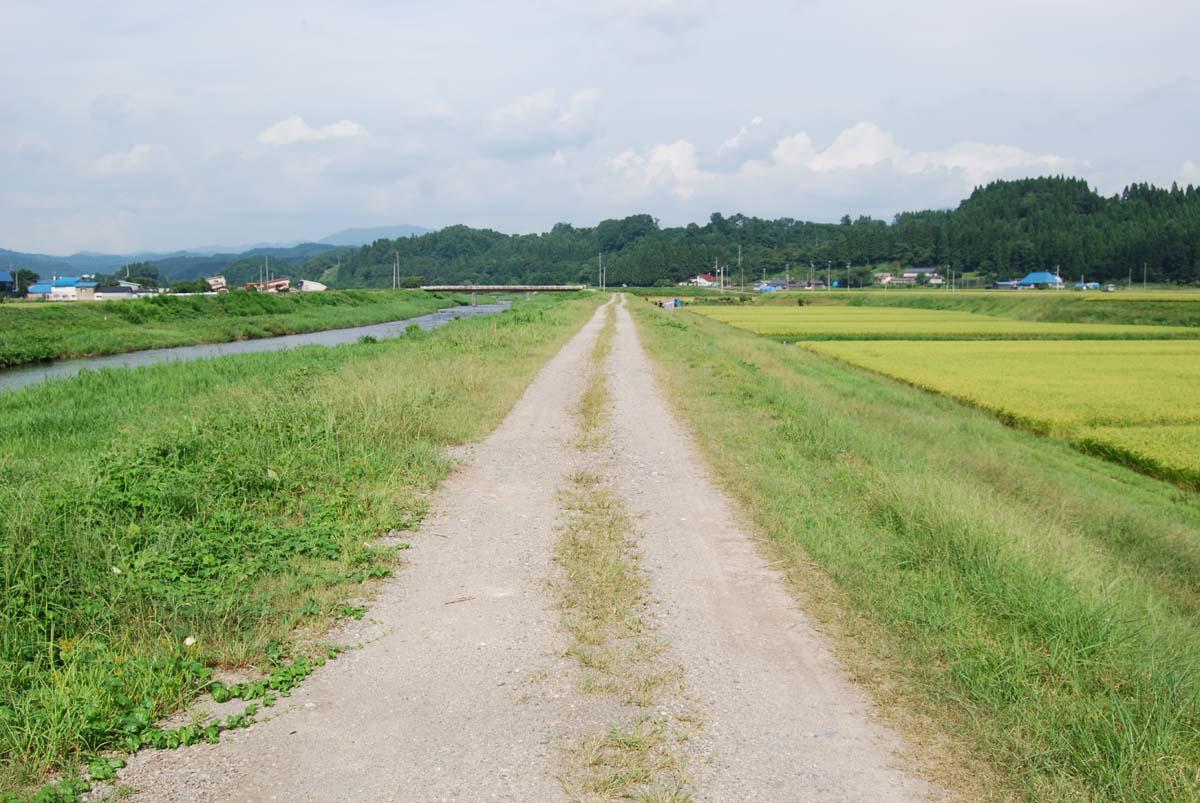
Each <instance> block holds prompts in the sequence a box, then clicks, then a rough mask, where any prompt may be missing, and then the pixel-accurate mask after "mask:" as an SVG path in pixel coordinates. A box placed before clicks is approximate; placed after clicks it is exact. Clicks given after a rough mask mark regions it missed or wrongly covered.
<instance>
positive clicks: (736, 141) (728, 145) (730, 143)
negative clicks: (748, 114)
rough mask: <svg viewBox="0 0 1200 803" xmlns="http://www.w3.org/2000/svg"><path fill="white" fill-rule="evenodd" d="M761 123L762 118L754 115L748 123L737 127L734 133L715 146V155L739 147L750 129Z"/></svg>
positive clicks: (748, 134)
mask: <svg viewBox="0 0 1200 803" xmlns="http://www.w3.org/2000/svg"><path fill="white" fill-rule="evenodd" d="M762 124H763V118H762V117H755V118H754V119H753V120H751V121H750V123H749V124H748V125H744V126H742V127H741V128H739V129H738V132H737V133H736V134H734V135H733V136H732V137H730V138H729V139H727V140H725V141H724V142H722V143H721V145H720V147H718V148H717V155H720V154H722V153H724V152H726V151H736V150H738V149H740V148H741V147H742V143H743V142H745V141H746V138H747V137H748V136H750V129H751V128H758V127H759V126H761V125H762Z"/></svg>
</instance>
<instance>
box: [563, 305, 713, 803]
mask: <svg viewBox="0 0 1200 803" xmlns="http://www.w3.org/2000/svg"><path fill="white" fill-rule="evenodd" d="M615 325H616V309H615V305H609V307H608V309H607V311H606V315H605V325H604V328H603V330H602V331H601V333H600V335H599V337H598V338H597V340H596V344H595V347H594V348H593V351H592V354H591V363H592V370H591V373H590V376H589V379H588V383H587V385H586V386H585V390H584V393H583V395H582V397H581V399H580V403H579V407H578V408H577V411H576V412H577V414H578V416H579V420H580V425H581V428H582V430H583V432H584V438H583V440H582V442H581V443H580V448H581V449H583V450H585V451H586V450H593V451H594V450H596V449H599V448H600V446H602V445H603V443H604V440H605V435H604V430H603V428H604V425H605V423H606V421H607V416H608V412H607V411H608V406H609V405H608V399H609V395H608V387H607V381H606V378H605V375H604V373H603V365H604V362H605V359H606V357H607V356H608V353H609V351H610V349H611V347H612V338H613V334H614V330H615ZM562 505H563V510H564V512H565V513H566V517H565V522H564V524H563V526H562V527H561V530H560V536H559V540H558V542H557V544H556V546H555V551H554V557H555V560H556V562H557V563H558V565H559V567H560V568H561V569H562V577H561V579H560V580H558V581H556V582H555V590H556V592H557V596H558V603H559V606H560V610H561V612H562V619H561V620H562V624H563V627H564V629H565V630H566V632H567V633H568V635H569V636H570V646H569V647H568V650H567V654H568V655H569V656H570V657H572V658H574V659H575V660H576V662H577V663H578V665H579V669H580V676H579V684H578V685H579V689H580V691H581V692H582V693H584V694H599V695H605V696H608V697H611V698H613V699H615V700H617V701H619V702H620V703H622V704H623V705H624V706H627V707H628V708H629V709H630V711H631V715H630V716H628V717H626V719H628V721H625V722H622V723H621V724H619V725H615V726H613V727H611V728H609V729H606V730H604V731H602V732H597V733H589V734H585V735H583V736H582V737H581V738H579V739H578V740H576V741H575V742H574V743H573V744H571V745H570V746H568V747H567V748H566V750H565V755H564V759H565V761H564V764H565V769H564V772H563V774H562V775H561V776H560V781H561V783H562V785H563V789H564V791H565V792H566V793H567V794H568V795H569V796H570V797H571V799H573V800H614V799H632V800H638V801H644V803H651V802H656V801H663V802H664V803H666V802H668V801H670V802H671V803H679V802H681V801H686V800H688V799H689V794H688V792H687V784H686V766H685V763H686V762H685V758H684V755H683V752H682V751H681V750H680V748H679V744H680V742H681V741H682V740H683V739H684V738H686V734H685V733H684V732H683V731H682V730H681V729H680V728H679V726H678V724H677V723H676V722H674V721H673V720H672V719H671V718H670V717H667V716H664V715H663V714H662V713H661V712H659V711H657V710H656V707H657V706H658V704H659V703H660V701H661V700H662V699H663V698H664V697H668V696H670V695H673V694H677V693H678V692H679V691H680V688H681V684H682V675H681V672H680V670H679V668H678V667H676V666H673V665H669V664H667V663H666V662H665V661H664V660H663V659H662V657H661V655H660V653H661V649H662V643H661V641H660V639H659V637H658V635H657V633H656V631H655V629H654V627H653V626H652V625H650V624H649V623H648V622H647V621H646V618H645V612H646V606H647V594H648V583H647V580H646V577H645V575H644V574H643V572H642V570H641V568H640V567H639V565H638V558H637V552H636V548H637V547H636V543H635V541H634V538H633V533H634V524H633V521H632V520H631V519H630V517H629V515H628V514H627V513H626V512H625V509H624V506H623V505H622V503H621V501H620V499H619V498H618V497H617V495H616V494H615V493H614V491H613V489H612V487H611V486H610V484H609V483H608V481H607V479H606V478H605V477H604V476H602V475H600V474H596V473H592V472H590V471H581V472H579V473H577V474H575V475H574V476H572V477H571V484H570V486H569V487H568V488H567V489H566V490H565V491H564V492H563V494H562Z"/></svg>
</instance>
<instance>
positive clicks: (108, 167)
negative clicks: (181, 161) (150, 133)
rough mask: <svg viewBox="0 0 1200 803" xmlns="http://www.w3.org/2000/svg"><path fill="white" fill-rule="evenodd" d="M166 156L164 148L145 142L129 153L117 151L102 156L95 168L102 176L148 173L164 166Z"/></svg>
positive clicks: (128, 151) (134, 147) (135, 146)
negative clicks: (161, 165)
mask: <svg viewBox="0 0 1200 803" xmlns="http://www.w3.org/2000/svg"><path fill="white" fill-rule="evenodd" d="M166 155H167V153H166V150H165V149H164V148H160V147H158V146H156V145H150V144H149V143H145V142H143V143H140V144H138V145H134V146H133V147H132V148H130V149H129V150H127V151H116V152H114V153H107V154H105V155H104V156H101V157H100V158H99V159H97V160H96V162H95V165H94V168H95V172H96V174H97V175H100V176H120V175H128V174H132V173H148V172H150V171H152V170H153V169H155V167H156V166H159V165H160V164H162V162H163V161H164V160H165V158H166Z"/></svg>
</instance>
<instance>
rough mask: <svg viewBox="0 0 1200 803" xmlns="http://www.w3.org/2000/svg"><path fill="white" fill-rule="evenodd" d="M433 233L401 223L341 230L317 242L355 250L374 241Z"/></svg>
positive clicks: (429, 230)
mask: <svg viewBox="0 0 1200 803" xmlns="http://www.w3.org/2000/svg"><path fill="white" fill-rule="evenodd" d="M431 231H433V230H432V229H426V228H423V227H421V226H410V225H408V224H404V223H401V224H400V225H397V226H373V227H370V228H362V229H343V230H341V231H339V232H337V233H335V234H331V235H329V236H328V237H326V238H324V239H322V240H317V242H319V243H323V244H325V245H341V246H351V247H353V248H357V247H358V246H360V245H370V244H371V243H373V242H375V241H376V240H395V239H397V238H399V237H417V236H418V235H421V234H428V233H429V232H431Z"/></svg>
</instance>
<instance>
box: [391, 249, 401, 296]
mask: <svg viewBox="0 0 1200 803" xmlns="http://www.w3.org/2000/svg"><path fill="white" fill-rule="evenodd" d="M399 287H400V252H399V251H393V252H392V289H393V290H397V289H399Z"/></svg>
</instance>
